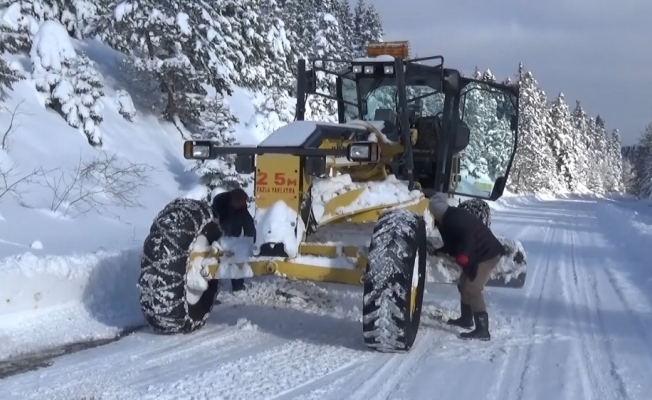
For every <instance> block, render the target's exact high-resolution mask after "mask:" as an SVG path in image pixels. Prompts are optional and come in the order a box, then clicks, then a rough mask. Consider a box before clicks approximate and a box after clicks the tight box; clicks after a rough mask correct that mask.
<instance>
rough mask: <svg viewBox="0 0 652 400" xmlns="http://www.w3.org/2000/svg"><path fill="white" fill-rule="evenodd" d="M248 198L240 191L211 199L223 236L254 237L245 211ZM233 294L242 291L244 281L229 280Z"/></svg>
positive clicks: (224, 193)
mask: <svg viewBox="0 0 652 400" xmlns="http://www.w3.org/2000/svg"><path fill="white" fill-rule="evenodd" d="M248 199H249V196H247V193H246V192H245V191H244V190H242V189H234V190H231V191H228V192H223V193H220V194H218V195H216V196H215V197H214V198H213V203H212V205H211V208H212V209H213V214H214V215H216V216H217V217H218V219H219V222H220V227H221V229H222V232H223V234H224V236H232V237H240V236H246V237H256V227H255V225H254V219H253V218H252V216H251V214H249V211H248V210H247V200H248ZM231 288H232V289H233V291H234V292H236V291H239V290H243V289H244V279H231Z"/></svg>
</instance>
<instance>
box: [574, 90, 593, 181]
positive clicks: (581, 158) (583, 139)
mask: <svg viewBox="0 0 652 400" xmlns="http://www.w3.org/2000/svg"><path fill="white" fill-rule="evenodd" d="M570 119H571V124H572V126H573V143H574V147H575V155H576V159H575V163H576V164H575V165H576V167H577V169H576V175H575V178H576V180H577V184H576V186H577V185H581V186H583V187H586V186H587V185H588V173H589V168H590V166H591V165H592V164H591V163H592V161H591V156H592V155H591V154H590V152H589V148H590V141H589V137H588V135H587V132H588V120H589V117H588V115H587V114H586V112H585V111H584V109H583V108H582V105H581V104H580V102H579V101H576V102H575V108H574V109H573V112H572V113H571V117H570Z"/></svg>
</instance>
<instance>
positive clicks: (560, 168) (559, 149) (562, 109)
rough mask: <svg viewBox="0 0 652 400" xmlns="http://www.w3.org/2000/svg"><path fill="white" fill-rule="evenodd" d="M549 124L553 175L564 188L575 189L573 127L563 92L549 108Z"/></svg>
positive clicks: (575, 155) (575, 168)
mask: <svg viewBox="0 0 652 400" xmlns="http://www.w3.org/2000/svg"><path fill="white" fill-rule="evenodd" d="M549 116H550V126H549V128H550V129H549V130H548V131H547V133H548V145H549V146H550V149H551V151H552V156H553V157H554V159H555V164H556V165H555V167H556V168H555V175H556V177H557V178H558V179H559V181H560V183H561V184H562V185H563V187H564V189H566V190H570V191H575V190H576V189H577V183H578V181H577V175H578V174H577V163H576V159H577V154H576V150H577V148H576V144H575V142H574V141H573V139H574V136H575V135H574V129H573V125H572V121H571V116H570V112H569V110H568V105H567V104H566V100H565V98H564V94H563V93H559V96H557V99H556V100H555V101H554V102H553V103H552V104H551V106H550V108H549Z"/></svg>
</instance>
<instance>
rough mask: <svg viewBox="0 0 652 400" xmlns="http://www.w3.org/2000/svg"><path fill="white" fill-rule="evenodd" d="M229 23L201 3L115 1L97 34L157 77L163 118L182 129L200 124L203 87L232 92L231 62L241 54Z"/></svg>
mask: <svg viewBox="0 0 652 400" xmlns="http://www.w3.org/2000/svg"><path fill="white" fill-rule="evenodd" d="M227 5H229V6H231V5H232V3H227ZM226 12H232V13H235V12H236V10H233V9H229V8H228V7H227V10H226V11H225V13H226ZM152 16H157V17H156V18H152ZM234 24H235V23H234V21H233V20H232V19H230V18H228V17H226V16H224V15H221V14H219V13H218V12H217V11H216V10H215V9H214V8H213V6H212V5H211V3H206V2H203V1H199V2H194V1H193V2H191V1H182V2H177V3H167V2H157V1H154V0H134V1H130V2H122V3H120V4H118V5H117V7H116V8H115V12H114V13H113V14H111V15H109V16H108V19H103V20H102V21H100V26H102V27H103V28H104V29H103V30H102V33H101V34H100V36H101V38H102V39H103V40H104V41H105V42H107V43H108V44H110V45H111V46H112V47H114V48H115V49H117V50H118V51H122V52H123V53H125V54H126V55H128V56H129V57H131V59H132V62H133V64H134V65H135V66H136V67H137V68H139V69H141V70H144V71H148V72H150V73H152V74H153V75H154V76H155V77H156V79H157V81H158V84H159V85H160V89H161V91H162V93H163V94H164V96H165V97H166V106H165V110H164V112H163V116H164V117H165V118H166V119H167V120H169V121H173V122H175V124H176V125H177V127H178V128H179V130H180V131H181V132H183V131H184V129H183V128H192V127H195V126H198V125H200V124H201V121H200V119H201V114H202V113H203V112H204V111H205V110H207V107H208V104H207V102H206V96H207V94H208V93H207V91H206V88H205V85H210V86H211V87H212V88H213V89H215V90H216V91H217V93H218V94H220V95H221V94H224V93H227V94H231V89H230V83H231V82H232V80H233V77H232V75H233V74H234V73H235V71H236V67H235V65H234V62H233V60H236V59H238V58H242V56H241V55H238V51H239V47H238V46H235V44H236V43H235V41H234V39H233V36H231V35H230V33H231V31H232V27H233V26H234ZM235 25H236V26H237V24H235ZM237 37H238V36H236V38H237ZM234 46H235V47H234Z"/></svg>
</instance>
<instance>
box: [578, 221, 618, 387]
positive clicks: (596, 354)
mask: <svg viewBox="0 0 652 400" xmlns="http://www.w3.org/2000/svg"><path fill="white" fill-rule="evenodd" d="M595 234H597V233H595ZM569 236H570V246H571V249H572V260H571V261H572V262H571V268H570V270H568V275H570V276H569V277H568V278H569V279H568V280H567V282H566V283H567V284H568V285H569V286H570V287H569V288H568V294H569V300H570V301H569V305H570V306H571V308H572V313H573V318H572V324H573V325H574V326H575V330H576V331H577V333H579V334H580V336H581V337H580V338H579V340H578V341H579V344H580V346H576V349H577V351H581V354H577V353H576V357H577V358H580V359H581V360H583V361H582V365H583V376H582V380H583V387H584V389H585V390H588V392H585V393H584V398H586V399H589V398H591V399H592V398H598V399H604V398H607V399H628V398H631V396H630V394H629V391H628V390H627V387H626V384H625V381H624V380H623V377H622V375H621V374H620V371H619V370H618V367H617V366H616V363H615V359H614V352H613V348H612V346H611V345H610V339H609V335H608V333H607V332H606V330H605V327H604V322H603V314H602V310H601V300H600V297H601V296H600V293H599V292H598V291H597V284H598V281H597V276H596V275H597V272H598V271H600V269H599V268H596V266H595V265H583V266H581V267H579V268H578V257H577V255H576V253H575V247H576V243H577V239H576V233H575V232H574V231H572V230H571V231H570V232H569ZM587 244H589V247H593V248H599V247H596V246H595V245H596V243H595V240H590V241H589V243H587ZM579 262H580V263H581V262H582V261H581V260H579ZM587 271H591V272H587ZM571 283H572V284H571ZM582 306H584V307H585V308H586V310H582V309H580V308H581V307H582ZM583 311H584V312H583ZM587 381H588V382H587Z"/></svg>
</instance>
